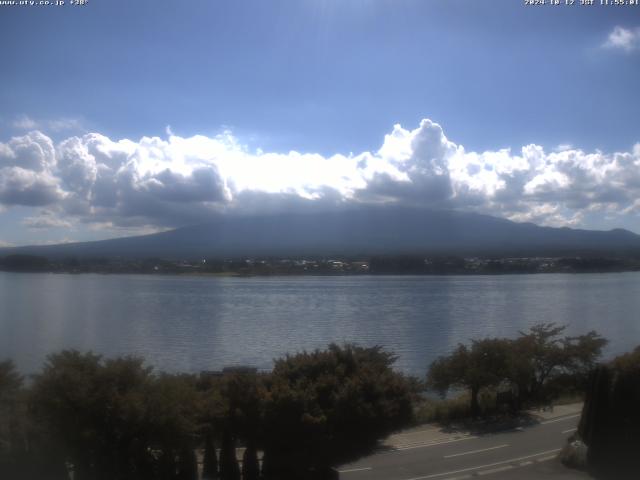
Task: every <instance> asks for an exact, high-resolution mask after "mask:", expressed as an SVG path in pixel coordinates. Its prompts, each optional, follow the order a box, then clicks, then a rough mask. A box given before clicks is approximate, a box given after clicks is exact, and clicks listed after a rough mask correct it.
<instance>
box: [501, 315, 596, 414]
mask: <svg viewBox="0 0 640 480" xmlns="http://www.w3.org/2000/svg"><path fill="white" fill-rule="evenodd" d="M565 330H566V326H564V325H556V324H555V323H540V324H537V325H534V326H532V327H531V328H530V329H529V332H526V333H525V332H520V337H519V338H517V339H516V340H515V341H514V343H513V350H512V356H511V362H510V364H511V372H510V378H511V380H512V382H513V383H514V384H515V385H517V387H518V396H519V398H520V401H527V400H529V401H534V402H539V401H544V400H546V399H547V398H548V397H549V395H550V394H551V392H549V391H548V390H549V388H548V386H549V384H550V383H551V381H552V380H555V381H557V380H559V379H561V378H563V377H564V378H565V379H568V380H570V381H571V382H574V383H575V384H578V385H580V387H581V388H584V384H585V382H586V380H587V376H588V373H589V372H590V371H591V370H592V369H593V367H594V366H595V364H596V361H597V359H598V358H599V357H600V354H601V352H602V348H603V347H604V346H605V345H606V344H607V340H606V339H604V338H602V337H601V336H600V335H599V334H598V333H596V332H595V331H590V332H588V333H587V334H586V335H581V336H577V337H571V336H565V337H561V334H562V333H563V332H564V331H565Z"/></svg>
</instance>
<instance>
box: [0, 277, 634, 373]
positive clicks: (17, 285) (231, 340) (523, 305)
mask: <svg viewBox="0 0 640 480" xmlns="http://www.w3.org/2000/svg"><path fill="white" fill-rule="evenodd" d="M638 312H640V273H615V274H582V275H563V274H544V275H504V276H444V277H438V276H402V277H392V276H343V277H268V278H219V277H177V276H147V275H111V276H105V275H92V274H86V275H67V274H19V273H6V272H0V359H2V358H12V359H14V361H16V363H17V364H18V367H19V368H20V370H21V371H23V372H25V373H32V372H35V371H37V370H38V369H39V368H40V366H41V365H42V362H43V360H44V359H45V357H46V355H47V354H48V353H51V352H55V351H57V350H60V349H63V348H76V349H80V350H93V351H95V352H99V353H102V354H105V355H108V356H112V355H124V354H135V355H142V356H144V357H145V359H146V360H147V362H148V363H149V364H151V365H153V366H155V367H157V368H158V369H161V370H167V371H191V372H198V371H200V370H214V369H220V368H222V367H224V366H230V365H239V364H242V365H252V366H255V367H258V368H260V369H269V368H271V366H272V359H273V358H274V357H278V356H281V355H283V354H285V353H287V352H291V353H293V352H296V351H299V350H302V349H313V348H316V347H324V346H326V345H327V344H328V343H329V342H357V343H359V344H361V345H366V346H370V345H376V344H379V345H383V346H385V347H386V348H388V349H390V350H392V351H394V352H396V353H397V354H398V356H399V358H398V361H397V363H396V366H397V368H399V369H401V370H403V371H405V372H407V373H411V374H415V375H420V376H422V375H423V374H424V373H425V371H426V368H427V365H428V364H429V362H431V361H432V360H433V359H434V358H435V357H436V356H438V355H440V354H444V353H447V352H448V351H449V350H450V349H452V348H453V347H454V346H455V345H456V344H457V343H458V342H467V341H469V340H470V339H472V338H481V337H486V336H491V337H493V336H515V335H517V333H518V331H519V330H524V329H527V328H528V326H530V325H533V324H534V323H537V322H542V321H547V322H548V321H555V322H558V323H562V324H568V325H569V329H568V333H570V334H582V333H586V332H587V331H588V330H591V329H595V330H597V331H598V332H599V333H601V334H602V335H603V336H605V337H606V338H608V339H609V340H610V344H609V345H608V346H607V348H606V350H605V354H606V356H610V355H612V354H616V353H620V352H623V351H628V350H630V349H631V348H633V347H634V346H636V345H637V344H638V343H640V322H639V321H638Z"/></svg>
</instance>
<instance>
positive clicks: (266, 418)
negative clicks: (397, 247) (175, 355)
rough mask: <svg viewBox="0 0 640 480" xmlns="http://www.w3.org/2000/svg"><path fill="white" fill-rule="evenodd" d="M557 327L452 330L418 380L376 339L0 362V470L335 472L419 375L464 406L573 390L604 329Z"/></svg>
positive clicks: (586, 374) (394, 412) (409, 418)
mask: <svg viewBox="0 0 640 480" xmlns="http://www.w3.org/2000/svg"><path fill="white" fill-rule="evenodd" d="M564 332H565V327H563V326H558V325H555V324H553V323H543V324H539V325H535V326H533V327H532V328H531V329H530V330H529V331H527V332H521V333H520V334H519V336H518V337H516V338H514V339H507V338H487V339H479V340H474V341H472V342H471V343H470V344H468V345H463V344H460V345H458V346H457V347H456V348H455V349H454V350H453V351H452V352H451V353H450V354H449V355H446V356H442V357H440V358H438V359H436V360H435V361H434V362H433V363H432V364H431V365H430V367H429V369H428V373H427V375H426V378H425V380H426V381H420V380H418V379H416V378H413V377H409V376H406V375H403V374H402V373H400V372H397V371H395V370H394V369H393V364H394V362H395V360H396V357H395V356H394V355H393V354H392V353H390V352H387V351H385V350H384V349H383V348H381V347H379V346H377V347H370V348H364V347H359V346H356V345H351V344H347V345H342V346H340V345H336V344H331V345H329V346H328V347H327V348H326V349H324V350H315V351H312V352H301V353H298V354H295V355H286V356H284V357H282V358H279V359H277V360H275V362H274V367H273V370H272V371H271V372H264V373H261V372H256V371H253V370H250V369H245V370H235V371H230V372H227V373H224V374H214V373H212V372H202V373H200V374H198V375H195V374H168V373H162V372H156V371H154V370H153V369H152V368H151V367H149V366H147V365H146V364H145V363H144V361H143V359H141V358H138V357H120V358H112V359H109V358H103V357H101V356H100V355H96V354H94V353H90V352H89V353H81V352H78V351H73V350H65V351H62V352H59V353H56V354H53V355H50V356H49V357H48V358H47V360H46V362H45V363H44V366H43V367H42V369H41V371H40V372H39V373H37V374H36V375H33V376H32V377H30V378H24V377H22V376H21V375H20V374H19V373H18V372H17V371H16V368H15V366H14V365H13V363H12V362H11V361H5V362H0V478H11V479H15V480H21V479H25V480H26V479H33V478H40V479H43V480H63V479H64V480H67V479H69V478H70V473H73V479H74V480H103V479H104V480H107V479H108V480H133V479H136V480H156V479H158V480H196V479H197V478H200V476H199V475H200V473H201V474H202V478H204V479H212V480H213V479H222V480H241V479H242V480H254V479H266V480H269V479H271V480H274V479H278V480H287V479H309V480H314V479H318V480H320V479H331V478H335V473H334V471H333V470H332V468H333V467H335V466H336V465H339V464H341V463H345V462H347V461H350V460H353V459H355V458H358V457H359V456H361V455H363V454H365V453H368V452H370V451H371V450H372V449H373V448H374V447H375V446H376V444H377V442H378V441H379V440H380V439H382V438H384V437H386V436H387V435H389V434H390V433H392V432H393V431H395V430H398V429H401V428H403V427H406V426H408V425H410V424H412V422H413V421H414V419H415V417H414V414H415V411H416V409H417V407H418V405H419V404H420V403H421V401H422V399H423V396H422V393H423V392H424V390H425V389H430V390H432V391H435V392H439V393H441V394H443V395H444V394H447V392H448V393H449V394H451V393H452V392H459V391H468V392H469V398H470V405H469V407H470V410H469V411H470V412H471V414H472V416H478V415H481V414H483V413H486V412H483V411H482V409H481V408H480V404H479V401H478V398H479V396H480V394H481V393H482V392H483V391H487V390H491V391H493V392H494V393H496V392H497V394H496V396H495V398H496V402H497V403H496V405H495V406H496V407H499V406H500V404H502V406H503V407H505V408H506V410H507V411H508V413H516V412H517V411H518V410H520V409H522V408H526V407H529V406H532V405H535V404H541V403H547V402H549V401H551V400H552V399H553V398H554V397H555V396H557V395H558V394H559V393H561V392H566V391H573V392H584V391H585V389H587V386H588V381H589V378H590V375H592V374H591V373H590V372H592V371H594V367H595V366H596V365H597V361H598V358H599V356H600V354H601V351H602V348H603V347H604V346H605V345H606V340H605V339H603V338H602V337H601V336H600V335H599V334H597V333H596V332H593V331H592V332H588V333H587V334H585V335H581V336H568V335H565V334H564ZM238 460H240V461H238ZM198 470H200V473H199V472H198Z"/></svg>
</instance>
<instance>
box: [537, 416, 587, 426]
mask: <svg viewBox="0 0 640 480" xmlns="http://www.w3.org/2000/svg"><path fill="white" fill-rule="evenodd" d="M580 415H581V414H580V413H576V414H575V415H569V416H567V417H561V418H554V419H553V420H545V421H544V422H540V425H546V424H548V423H556V422H562V421H564V420H571V419H572V418H576V417H579V416H580Z"/></svg>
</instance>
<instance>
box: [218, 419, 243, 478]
mask: <svg viewBox="0 0 640 480" xmlns="http://www.w3.org/2000/svg"><path fill="white" fill-rule="evenodd" d="M220 478H221V479H222V480H240V467H239V466H238V459H237V458H236V442H235V439H234V438H233V435H232V434H231V432H230V431H228V430H227V431H225V432H224V434H223V435H222V449H221V450H220Z"/></svg>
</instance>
